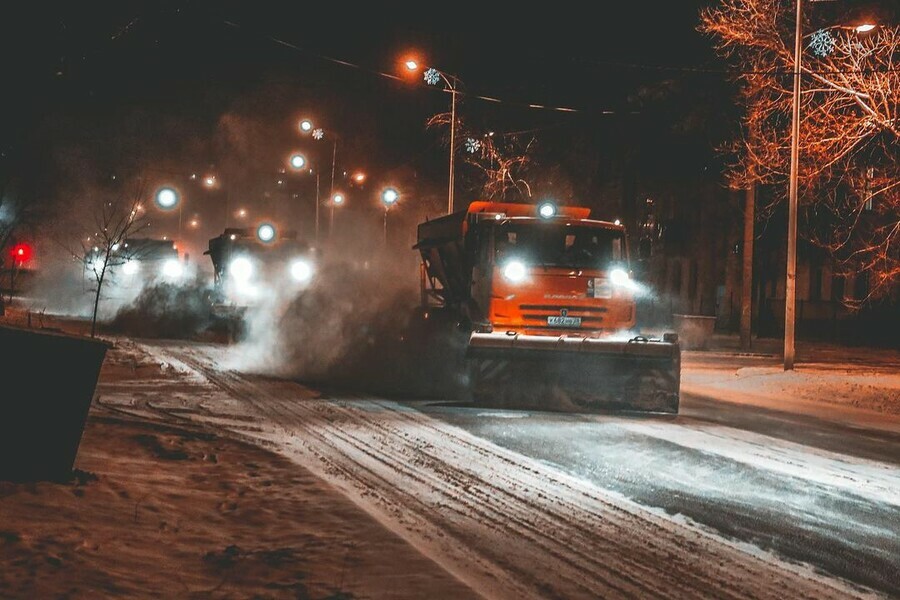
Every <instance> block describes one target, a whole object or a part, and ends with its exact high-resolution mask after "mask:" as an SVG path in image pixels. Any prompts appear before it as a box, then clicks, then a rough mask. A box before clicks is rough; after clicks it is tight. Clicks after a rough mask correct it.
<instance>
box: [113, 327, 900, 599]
mask: <svg viewBox="0 0 900 600" xmlns="http://www.w3.org/2000/svg"><path fill="white" fill-rule="evenodd" d="M136 352H148V353H150V354H152V356H153V357H154V359H155V360H158V361H160V362H163V363H165V364H167V365H169V366H170V368H171V371H172V380H173V383H172V386H170V387H169V388H167V389H166V390H159V389H150V388H146V389H144V388H142V387H141V385H140V383H139V382H137V383H129V384H127V385H120V386H107V387H105V388H102V389H101V390H100V394H101V402H103V404H104V405H105V406H108V407H110V408H115V409H118V410H125V411H129V412H137V413H141V414H149V415H152V416H154V417H155V418H161V419H189V420H191V421H194V422H202V423H204V424H206V425H208V426H211V427H216V428H219V429H223V430H227V431H231V432H233V433H234V434H235V435H237V436H240V437H242V438H245V439H249V440H252V441H255V442H256V443H259V444H263V445H265V446H266V447H269V448H271V449H273V450H275V451H277V452H279V453H282V454H284V455H285V456H288V457H290V458H292V459H294V460H296V461H298V462H302V463H303V464H304V465H306V466H308V467H309V468H310V469H312V470H313V471H314V472H316V473H317V474H318V475H319V476H321V477H322V478H324V479H326V480H327V481H329V482H331V483H332V484H333V485H335V487H337V488H338V489H339V490H341V491H342V492H343V493H345V494H346V495H347V496H348V497H349V498H351V499H352V500H353V501H354V502H356V503H357V504H358V505H360V506H361V507H363V508H364V509H365V510H367V511H368V512H370V513H371V514H372V515H373V516H375V517H376V518H377V519H378V520H379V521H381V522H382V523H383V524H385V525H386V526H388V527H389V528H390V529H392V530H394V531H396V532H397V533H398V534H399V535H401V536H402V537H404V538H405V539H407V540H408V541H409V542H410V543H411V544H412V545H414V546H415V547H416V548H418V549H419V550H420V551H422V552H423V553H424V554H425V555H426V556H428V557H430V558H431V559H432V560H434V561H435V562H437V563H438V564H440V565H441V566H443V567H444V568H445V569H446V570H447V571H448V572H450V573H452V574H453V575H455V576H456V577H457V578H458V579H460V580H461V581H462V582H464V583H466V584H467V585H469V586H470V587H471V588H472V589H473V590H475V591H477V592H479V593H480V594H482V595H484V596H485V597H492V598H543V597H563V598H600V597H602V598H649V597H658V598H683V597H705V598H746V597H755V598H778V599H784V598H850V597H867V596H873V595H875V596H888V597H891V596H900V473H898V471H900V469H898V466H900V456H898V454H900V436H898V435H896V434H893V433H889V432H884V431H881V432H874V431H867V430H860V429H852V428H848V427H842V426H840V425H834V424H828V423H824V422H820V421H817V420H816V419H812V418H809V417H794V416H791V415H787V414H785V413H776V412H772V411H766V410H763V409H758V408H752V407H741V406H737V405H730V404H718V403H713V402H708V401H700V400H696V399H691V398H686V399H685V400H684V410H683V414H682V415H681V416H679V417H678V418H674V419H671V418H669V419H661V418H648V417H640V418H639V417H624V416H609V415H590V416H584V415H563V414H551V413H541V412H517V411H497V410H491V409H484V408H471V407H452V406H445V405H439V404H428V403H405V404H400V403H397V402H392V401H388V400H382V399H378V398H367V397H359V396H357V397H347V396H343V397H323V396H320V395H319V393H318V392H316V391H314V390H310V389H308V388H305V387H303V386H301V385H299V384H296V383H294V382H290V381H284V380H279V379H273V378H266V377H260V376H253V375H244V374H240V373H236V372H232V371H222V370H220V369H218V368H217V367H216V364H218V363H219V362H220V359H221V353H222V352H223V349H222V348H217V347H212V346H204V345H195V344H168V343H157V344H153V345H144V346H143V347H142V348H138V347H136ZM160 392H163V393H160Z"/></svg>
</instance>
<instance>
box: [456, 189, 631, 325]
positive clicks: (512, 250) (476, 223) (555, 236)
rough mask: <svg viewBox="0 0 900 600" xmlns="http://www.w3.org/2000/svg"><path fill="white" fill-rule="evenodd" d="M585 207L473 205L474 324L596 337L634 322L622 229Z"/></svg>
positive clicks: (470, 210)
mask: <svg viewBox="0 0 900 600" xmlns="http://www.w3.org/2000/svg"><path fill="white" fill-rule="evenodd" d="M541 211H543V214H541ZM583 212H584V211H583V209H577V208H565V207H563V208H557V207H555V206H553V205H551V204H549V203H548V204H544V205H539V206H538V214H534V208H533V207H532V206H527V205H517V204H496V203H476V206H473V207H470V209H469V214H470V215H473V216H474V218H473V219H472V220H471V223H470V225H469V227H470V231H471V237H472V239H473V242H474V244H475V245H476V246H477V247H476V248H474V249H473V250H474V258H475V262H474V268H473V270H472V289H473V294H472V298H473V301H474V306H473V307H472V308H474V309H475V310H474V311H473V314H472V316H473V322H474V323H475V324H476V329H477V330H479V331H485V332H490V331H494V330H497V331H511V332H516V333H525V334H536V335H548V334H557V335H565V334H572V333H578V334H580V335H587V336H592V337H596V336H601V335H604V334H610V333H617V332H621V331H627V330H630V329H631V328H632V327H633V326H634V324H635V299H634V290H635V284H634V282H632V281H631V279H630V274H629V266H628V249H627V243H626V242H627V240H626V237H625V228H624V227H623V226H621V225H617V224H615V223H610V222H606V221H599V220H592V219H588V218H585V217H586V216H585V215H584V214H583Z"/></svg>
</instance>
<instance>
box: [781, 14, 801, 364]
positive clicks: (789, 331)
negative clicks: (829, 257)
mask: <svg viewBox="0 0 900 600" xmlns="http://www.w3.org/2000/svg"><path fill="white" fill-rule="evenodd" d="M796 1H797V24H796V32H795V33H794V97H793V100H794V105H793V114H792V117H791V118H792V120H791V181H790V188H789V191H788V231H787V268H786V277H785V284H784V370H785V371H791V370H793V369H794V313H795V310H796V306H797V173H798V170H799V168H800V164H799V162H800V59H801V51H802V47H803V31H802V15H803V13H802V8H801V6H802V0H796Z"/></svg>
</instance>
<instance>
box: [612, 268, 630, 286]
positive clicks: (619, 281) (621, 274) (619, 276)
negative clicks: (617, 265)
mask: <svg viewBox="0 0 900 600" xmlns="http://www.w3.org/2000/svg"><path fill="white" fill-rule="evenodd" d="M609 280H610V281H612V282H613V284H615V285H628V273H627V272H626V271H625V269H613V270H612V271H610V272H609Z"/></svg>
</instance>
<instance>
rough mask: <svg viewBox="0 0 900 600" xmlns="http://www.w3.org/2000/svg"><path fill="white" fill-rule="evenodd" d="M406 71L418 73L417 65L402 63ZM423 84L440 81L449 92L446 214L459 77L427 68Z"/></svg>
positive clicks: (449, 203) (450, 197)
mask: <svg viewBox="0 0 900 600" xmlns="http://www.w3.org/2000/svg"><path fill="white" fill-rule="evenodd" d="M404 64H405V65H406V68H407V70H409V71H413V72H415V71H418V70H419V63H418V62H417V61H415V60H413V59H409V60H407V61H405V63H404ZM424 78H425V83H427V84H428V85H437V84H438V83H440V82H441V81H443V82H444V83H445V84H446V86H447V87H446V90H445V91H447V92H450V177H449V181H448V185H447V214H448V215H449V214H450V213H452V212H453V180H454V178H455V177H454V174H455V169H454V162H455V159H456V94H457V92H458V87H459V83H460V81H459V77H456V76H455V75H450V74H449V73H445V72H444V71H441V70H440V69H436V68H434V67H429V68H428V69H426V70H425V73H424Z"/></svg>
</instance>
